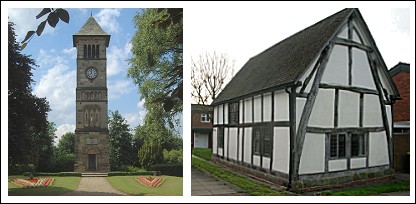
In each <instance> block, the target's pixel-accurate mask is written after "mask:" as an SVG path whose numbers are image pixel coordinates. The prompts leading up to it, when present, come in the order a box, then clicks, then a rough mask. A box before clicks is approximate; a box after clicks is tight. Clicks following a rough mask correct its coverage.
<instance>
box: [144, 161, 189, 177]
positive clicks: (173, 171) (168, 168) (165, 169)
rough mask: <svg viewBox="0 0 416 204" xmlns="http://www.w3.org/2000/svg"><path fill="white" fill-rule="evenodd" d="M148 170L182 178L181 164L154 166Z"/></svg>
mask: <svg viewBox="0 0 416 204" xmlns="http://www.w3.org/2000/svg"><path fill="white" fill-rule="evenodd" d="M149 170H152V171H160V172H161V173H162V174H163V175H169V176H180V177H182V176H183V165H182V164H156V165H152V166H150V167H149Z"/></svg>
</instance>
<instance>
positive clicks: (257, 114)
mask: <svg viewBox="0 0 416 204" xmlns="http://www.w3.org/2000/svg"><path fill="white" fill-rule="evenodd" d="M254 122H255V123H258V122H261V96H255V97H254Z"/></svg>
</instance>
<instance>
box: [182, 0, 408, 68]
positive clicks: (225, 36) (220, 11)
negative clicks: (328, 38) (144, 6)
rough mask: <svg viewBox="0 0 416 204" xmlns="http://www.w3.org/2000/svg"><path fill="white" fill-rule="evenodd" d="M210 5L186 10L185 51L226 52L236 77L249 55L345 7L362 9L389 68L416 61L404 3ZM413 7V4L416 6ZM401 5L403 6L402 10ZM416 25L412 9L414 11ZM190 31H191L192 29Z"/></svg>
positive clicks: (192, 52) (194, 52)
mask: <svg viewBox="0 0 416 204" xmlns="http://www.w3.org/2000/svg"><path fill="white" fill-rule="evenodd" d="M232 4H233V5H231V4H230V3H226V4H224V5H222V4H220V5H218V4H216V5H211V4H206V5H203V7H204V9H198V10H196V9H192V10H187V12H186V16H192V19H188V18H185V19H187V21H186V22H185V25H186V37H185V42H188V43H186V44H185V45H186V47H185V51H186V53H190V55H191V56H192V58H193V59H197V57H198V55H199V54H200V53H203V52H205V51H208V52H213V51H216V52H224V53H227V54H228V55H229V57H230V58H233V59H235V72H234V73H236V72H237V71H238V70H239V69H240V68H241V67H242V66H243V65H244V64H245V63H246V62H247V61H248V60H249V59H250V58H251V57H253V56H255V55H257V54H259V53H260V52H262V51H264V50H266V49H267V48H269V47H271V46H273V45H274V44H276V43H278V42H280V41H281V40H283V39H285V38H287V37H289V36H291V35H293V34H295V33H296V32H298V31H301V30H303V29H304V28H306V27H308V26H310V25H313V24H314V23H316V22H318V21H320V20H322V19H324V18H326V17H328V16H330V15H332V14H334V13H336V12H338V11H340V10H342V9H344V8H346V7H356V8H359V10H360V12H361V14H362V16H363V18H364V20H365V22H366V23H367V25H368V27H369V29H370V32H371V34H372V35H373V37H374V39H375V42H376V44H377V47H378V48H379V50H380V52H381V54H382V56H383V58H384V61H385V62H386V65H387V67H388V68H389V69H390V68H391V67H393V66H394V65H396V64H397V63H399V62H406V63H410V62H413V61H414V56H415V55H414V43H412V42H414V32H413V33H411V32H410V25H411V24H410V20H411V18H410V8H409V7H408V8H405V5H401V4H400V3H394V5H393V4H392V3H377V6H375V5H374V3H371V4H368V3H367V4H365V3H359V2H354V3H338V2H337V3H326V2H322V3H316V2H302V3H299V2H295V3H282V2H267V3H258V4H253V3H252V2H249V3H244V2H240V3H238V4H234V3H232ZM413 5H414V4H413ZM398 7H402V8H398ZM412 15H413V24H412V25H414V10H413V14H412ZM188 28H189V29H188ZM413 29H414V28H413Z"/></svg>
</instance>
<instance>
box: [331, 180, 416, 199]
mask: <svg viewBox="0 0 416 204" xmlns="http://www.w3.org/2000/svg"><path fill="white" fill-rule="evenodd" d="M409 190H410V183H409V182H390V183H383V184H378V185H374V186H366V187H359V188H351V189H345V190H340V191H334V192H332V191H325V192H323V195H330V196H369V195H378V194H380V193H389V192H398V191H409Z"/></svg>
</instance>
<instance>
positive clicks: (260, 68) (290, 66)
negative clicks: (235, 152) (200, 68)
mask: <svg viewBox="0 0 416 204" xmlns="http://www.w3.org/2000/svg"><path fill="white" fill-rule="evenodd" d="M353 10H354V9H344V10H342V11H339V12H338V13H336V14H333V15H332V16H329V17H327V18H325V19H323V20H321V21H319V22H318V23H316V24H314V25H312V26H310V27H308V28H306V29H304V30H302V31H300V32H298V33H296V34H294V35H292V36H290V37H288V38H286V39H284V40H283V41H281V42H279V43H277V44H275V45H273V46H272V47H270V48H268V49H267V50H265V51H263V52H262V53H260V54H258V55H256V56H254V57H252V58H251V59H250V60H249V61H248V62H247V63H246V64H245V65H244V66H243V67H242V68H241V70H240V71H239V72H238V73H237V74H236V75H235V76H234V78H233V79H232V80H231V81H230V82H229V83H228V84H227V86H226V87H225V88H224V90H223V91H222V92H221V93H220V94H219V95H218V97H217V98H216V99H215V100H214V101H213V102H212V104H218V103H222V102H225V101H228V100H232V99H235V98H238V97H241V96H245V95H249V94H252V93H255V92H258V91H262V90H265V89H269V88H273V87H278V86H284V85H288V84H291V83H294V82H296V80H298V79H299V78H300V77H301V76H302V74H303V73H304V72H305V71H306V69H307V68H308V66H309V65H310V63H312V61H313V60H314V58H315V57H316V56H318V54H319V53H320V52H321V51H322V50H323V49H324V48H325V46H326V44H327V43H328V42H329V40H330V38H331V37H332V36H333V35H334V34H335V32H336V31H337V30H338V29H339V27H340V26H341V25H342V24H343V23H344V22H346V21H347V18H348V16H349V15H350V14H351V13H352V11H353Z"/></svg>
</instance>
